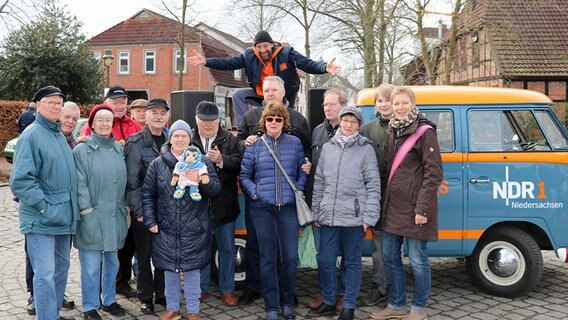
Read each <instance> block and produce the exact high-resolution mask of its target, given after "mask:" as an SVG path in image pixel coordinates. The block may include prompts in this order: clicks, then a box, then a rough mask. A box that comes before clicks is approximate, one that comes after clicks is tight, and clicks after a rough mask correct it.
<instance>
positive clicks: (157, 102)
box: [146, 98, 170, 110]
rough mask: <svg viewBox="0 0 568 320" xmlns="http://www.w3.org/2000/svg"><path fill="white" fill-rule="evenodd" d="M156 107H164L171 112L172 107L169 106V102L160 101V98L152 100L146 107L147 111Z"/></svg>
mask: <svg viewBox="0 0 568 320" xmlns="http://www.w3.org/2000/svg"><path fill="white" fill-rule="evenodd" d="M156 107H164V108H166V110H170V106H169V105H168V102H167V101H166V100H164V99H160V98H156V99H152V100H150V101H148V104H147V105H146V109H152V108H156Z"/></svg>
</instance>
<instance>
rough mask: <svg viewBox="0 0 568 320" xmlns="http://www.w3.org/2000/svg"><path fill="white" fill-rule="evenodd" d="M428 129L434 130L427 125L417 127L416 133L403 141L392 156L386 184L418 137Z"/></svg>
mask: <svg viewBox="0 0 568 320" xmlns="http://www.w3.org/2000/svg"><path fill="white" fill-rule="evenodd" d="M428 129H434V128H433V127H432V126H431V125H429V124H426V125H423V126H420V127H418V129H416V131H415V132H414V133H413V134H411V135H410V137H408V138H407V139H406V141H404V143H403V144H402V146H401V147H400V149H398V151H397V152H396V154H395V156H394V160H393V163H392V167H391V171H390V173H389V179H388V181H387V183H388V182H390V181H391V179H392V177H393V176H394V173H395V172H396V169H398V167H399V166H400V164H401V163H402V160H404V158H406V155H407V154H408V152H410V149H412V147H413V146H414V144H416V141H418V139H420V137H421V136H422V135H423V134H424V132H426V130H428Z"/></svg>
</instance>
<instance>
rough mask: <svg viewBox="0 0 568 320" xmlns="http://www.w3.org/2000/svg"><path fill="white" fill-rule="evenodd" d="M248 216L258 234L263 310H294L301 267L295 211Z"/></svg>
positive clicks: (269, 210)
mask: <svg viewBox="0 0 568 320" xmlns="http://www.w3.org/2000/svg"><path fill="white" fill-rule="evenodd" d="M249 213H250V216H251V220H252V223H253V225H254V228H255V229H256V231H257V232H256V235H257V238H258V246H259V254H260V274H261V285H262V293H263V296H264V309H265V311H266V312H269V311H278V310H280V308H281V307H282V308H284V307H293V306H294V297H295V290H296V274H297V270H298V263H299V259H298V228H299V227H298V218H297V216H296V208H295V207H293V206H285V207H280V208H277V207H269V208H250V210H249ZM247 245H248V243H247ZM279 262H280V263H281V265H280V266H278V263H279Z"/></svg>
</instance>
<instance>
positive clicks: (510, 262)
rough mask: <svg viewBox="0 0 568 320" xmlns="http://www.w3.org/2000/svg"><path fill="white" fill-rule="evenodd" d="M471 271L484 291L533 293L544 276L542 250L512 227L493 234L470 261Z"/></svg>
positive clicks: (510, 294) (501, 294) (478, 246)
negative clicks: (533, 289) (532, 290)
mask: <svg viewBox="0 0 568 320" xmlns="http://www.w3.org/2000/svg"><path fill="white" fill-rule="evenodd" d="M467 269H468V272H469V274H470V276H471V277H472V279H473V281H474V283H475V284H476V285H477V286H479V287H480V288H481V289H482V290H483V291H485V292H487V293H489V294H492V295H496V296H501V297H508V298H512V297H517V296H520V295H523V294H525V293H527V292H528V291H530V290H531V289H532V288H534V286H535V285H536V284H537V283H538V281H539V280H540V278H541V276H542V270H543V259H542V253H541V252H540V247H539V246H538V244H537V243H536V241H535V240H534V239H533V238H532V237H531V236H530V234H528V233H527V232H525V231H523V230H521V229H519V228H516V227H512V226H504V227H498V228H496V229H494V230H491V231H489V233H488V234H486V235H485V236H483V237H482V238H481V239H480V241H479V242H478V244H477V246H476V247H475V250H474V251H473V254H472V255H471V256H470V257H468V258H467Z"/></svg>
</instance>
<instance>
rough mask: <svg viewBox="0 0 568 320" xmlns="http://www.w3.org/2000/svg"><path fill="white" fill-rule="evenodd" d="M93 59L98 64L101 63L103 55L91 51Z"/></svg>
mask: <svg viewBox="0 0 568 320" xmlns="http://www.w3.org/2000/svg"><path fill="white" fill-rule="evenodd" d="M93 58H95V60H97V61H98V62H101V61H103V53H102V52H100V51H93Z"/></svg>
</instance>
